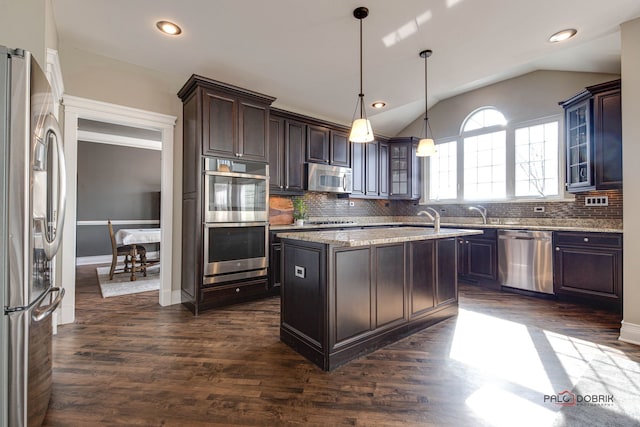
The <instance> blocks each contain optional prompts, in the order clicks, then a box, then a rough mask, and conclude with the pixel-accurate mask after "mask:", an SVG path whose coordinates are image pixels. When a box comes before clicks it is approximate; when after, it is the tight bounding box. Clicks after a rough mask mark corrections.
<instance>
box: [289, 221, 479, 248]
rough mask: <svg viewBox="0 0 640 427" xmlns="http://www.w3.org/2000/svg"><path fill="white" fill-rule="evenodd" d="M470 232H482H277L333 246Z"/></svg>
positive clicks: (404, 229)
mask: <svg viewBox="0 0 640 427" xmlns="http://www.w3.org/2000/svg"><path fill="white" fill-rule="evenodd" d="M338 225H340V224H338ZM342 225H344V224H342ZM303 227H304V226H303ZM303 227H298V228H303ZM472 234H482V231H480V230H465V229H454V228H446V229H440V231H439V232H438V233H436V232H435V231H434V230H433V228H417V227H396V228H373V229H365V230H362V229H357V230H324V231H303V232H298V231H289V232H283V233H278V237H280V238H281V239H293V240H304V241H307V242H314V243H323V244H327V245H333V246H369V245H381V244H386V243H400V242H409V241H413V240H429V239H444V238H449V237H457V236H468V235H472Z"/></svg>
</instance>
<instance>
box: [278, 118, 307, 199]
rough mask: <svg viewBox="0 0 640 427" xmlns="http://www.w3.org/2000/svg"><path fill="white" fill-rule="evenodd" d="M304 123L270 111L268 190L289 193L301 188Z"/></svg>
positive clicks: (303, 157) (302, 181)
mask: <svg viewBox="0 0 640 427" xmlns="http://www.w3.org/2000/svg"><path fill="white" fill-rule="evenodd" d="M306 132H307V129H306V125H305V124H304V123H302V122H298V121H296V120H293V119H291V118H289V117H286V116H281V115H276V114H272V115H271V118H270V120H269V139H270V150H269V175H270V177H269V192H270V194H278V195H291V194H302V192H303V191H304V161H305V145H306V141H307V134H306Z"/></svg>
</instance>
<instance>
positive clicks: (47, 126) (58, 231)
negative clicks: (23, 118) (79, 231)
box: [41, 113, 67, 260]
mask: <svg viewBox="0 0 640 427" xmlns="http://www.w3.org/2000/svg"><path fill="white" fill-rule="evenodd" d="M42 134H43V136H44V138H51V137H52V136H53V141H55V144H56V153H57V156H58V180H59V190H58V191H59V194H58V213H57V217H56V228H55V236H54V237H53V240H49V236H48V234H49V233H47V232H45V230H47V228H46V224H42V226H43V227H42V230H43V233H42V245H43V249H44V253H45V255H46V256H47V259H49V260H50V259H52V258H53V256H54V255H55V254H56V252H58V247H59V246H60V242H61V241H62V229H63V227H64V214H65V208H66V204H67V168H66V165H65V161H64V149H63V147H62V141H61V139H60V136H61V135H62V132H61V131H60V126H59V125H58V121H57V120H56V118H55V117H54V116H53V114H51V113H49V114H48V115H47V117H46V119H45V120H44V124H43V125H42ZM41 221H43V222H44V221H46V220H45V219H41Z"/></svg>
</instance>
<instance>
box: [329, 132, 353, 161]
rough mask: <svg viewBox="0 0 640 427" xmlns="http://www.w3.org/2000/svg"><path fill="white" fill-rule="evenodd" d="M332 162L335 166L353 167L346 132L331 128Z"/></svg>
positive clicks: (330, 151) (330, 152)
mask: <svg viewBox="0 0 640 427" xmlns="http://www.w3.org/2000/svg"><path fill="white" fill-rule="evenodd" d="M329 154H330V156H331V159H330V162H329V163H331V164H332V165H334V166H343V167H345V168H349V167H351V147H350V142H349V135H348V134H347V133H346V132H341V131H338V130H333V129H332V130H331V145H330V150H329Z"/></svg>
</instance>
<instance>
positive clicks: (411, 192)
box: [389, 137, 420, 200]
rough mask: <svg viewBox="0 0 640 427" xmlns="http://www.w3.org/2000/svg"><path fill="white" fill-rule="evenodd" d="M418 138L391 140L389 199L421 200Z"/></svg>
mask: <svg viewBox="0 0 640 427" xmlns="http://www.w3.org/2000/svg"><path fill="white" fill-rule="evenodd" d="M417 148H418V138H414V137H407V138H391V139H390V140H389V186H390V188H389V198H390V199H397V200H417V199H419V198H420V164H419V160H418V157H416V150H417Z"/></svg>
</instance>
